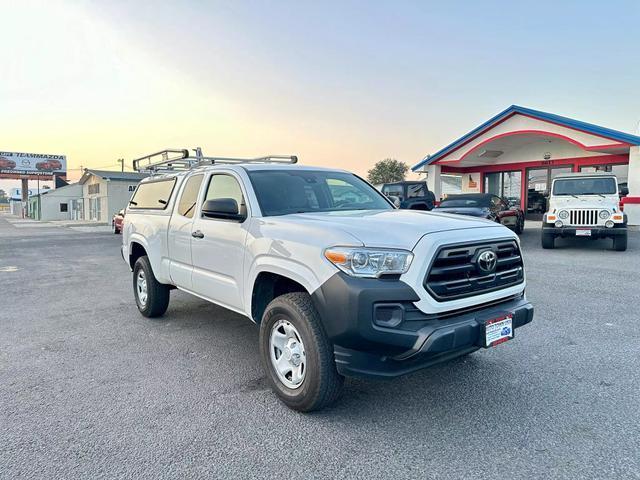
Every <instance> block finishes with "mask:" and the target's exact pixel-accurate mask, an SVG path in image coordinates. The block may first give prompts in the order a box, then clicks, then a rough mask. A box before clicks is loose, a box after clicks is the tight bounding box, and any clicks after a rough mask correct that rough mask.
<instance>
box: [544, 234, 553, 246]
mask: <svg viewBox="0 0 640 480" xmlns="http://www.w3.org/2000/svg"><path fill="white" fill-rule="evenodd" d="M555 242H556V237H555V236H554V235H553V234H551V233H543V234H542V248H553V247H554V246H555Z"/></svg>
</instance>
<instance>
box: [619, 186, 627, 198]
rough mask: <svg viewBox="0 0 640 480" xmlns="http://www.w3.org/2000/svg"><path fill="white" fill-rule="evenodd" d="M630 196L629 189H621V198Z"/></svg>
mask: <svg viewBox="0 0 640 480" xmlns="http://www.w3.org/2000/svg"><path fill="white" fill-rule="evenodd" d="M627 195H629V187H620V196H621V197H626V196H627Z"/></svg>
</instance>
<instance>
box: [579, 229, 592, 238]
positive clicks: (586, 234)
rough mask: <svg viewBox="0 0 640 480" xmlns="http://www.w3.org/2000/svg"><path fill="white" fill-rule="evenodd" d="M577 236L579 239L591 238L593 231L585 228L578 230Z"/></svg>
mask: <svg viewBox="0 0 640 480" xmlns="http://www.w3.org/2000/svg"><path fill="white" fill-rule="evenodd" d="M576 236H577V237H590V236H591V230H587V229H584V228H579V229H577V230H576Z"/></svg>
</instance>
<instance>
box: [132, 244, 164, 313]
mask: <svg viewBox="0 0 640 480" xmlns="http://www.w3.org/2000/svg"><path fill="white" fill-rule="evenodd" d="M133 292H134V296H135V297H136V305H138V310H140V313H141V314H142V315H144V316H145V317H149V318H152V317H160V316H162V315H164V312H166V311H167V307H168V306H169V285H164V284H162V283H160V282H158V280H156V277H155V275H154V274H153V270H152V269H151V263H149V258H148V257H147V256H146V255H145V256H142V257H140V258H138V260H136V263H135V265H134V266H133Z"/></svg>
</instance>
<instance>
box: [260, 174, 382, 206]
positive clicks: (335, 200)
mask: <svg viewBox="0 0 640 480" xmlns="http://www.w3.org/2000/svg"><path fill="white" fill-rule="evenodd" d="M248 173H249V178H250V179H251V183H252V185H253V189H254V191H255V193H256V197H257V198H258V203H259V204H260V209H261V210H262V214H263V215H265V216H272V215H286V214H288V213H305V212H335V211H342V210H392V209H393V207H392V206H391V205H390V204H389V202H388V201H387V200H385V198H384V196H383V195H382V194H381V193H380V192H378V191H377V190H376V189H375V188H373V187H371V186H370V185H369V184H368V183H366V182H365V181H363V180H361V179H360V178H358V177H356V176H355V175H352V174H350V173H342V172H324V171H313V170H297V171H294V170H257V171H253V172H248Z"/></svg>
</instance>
